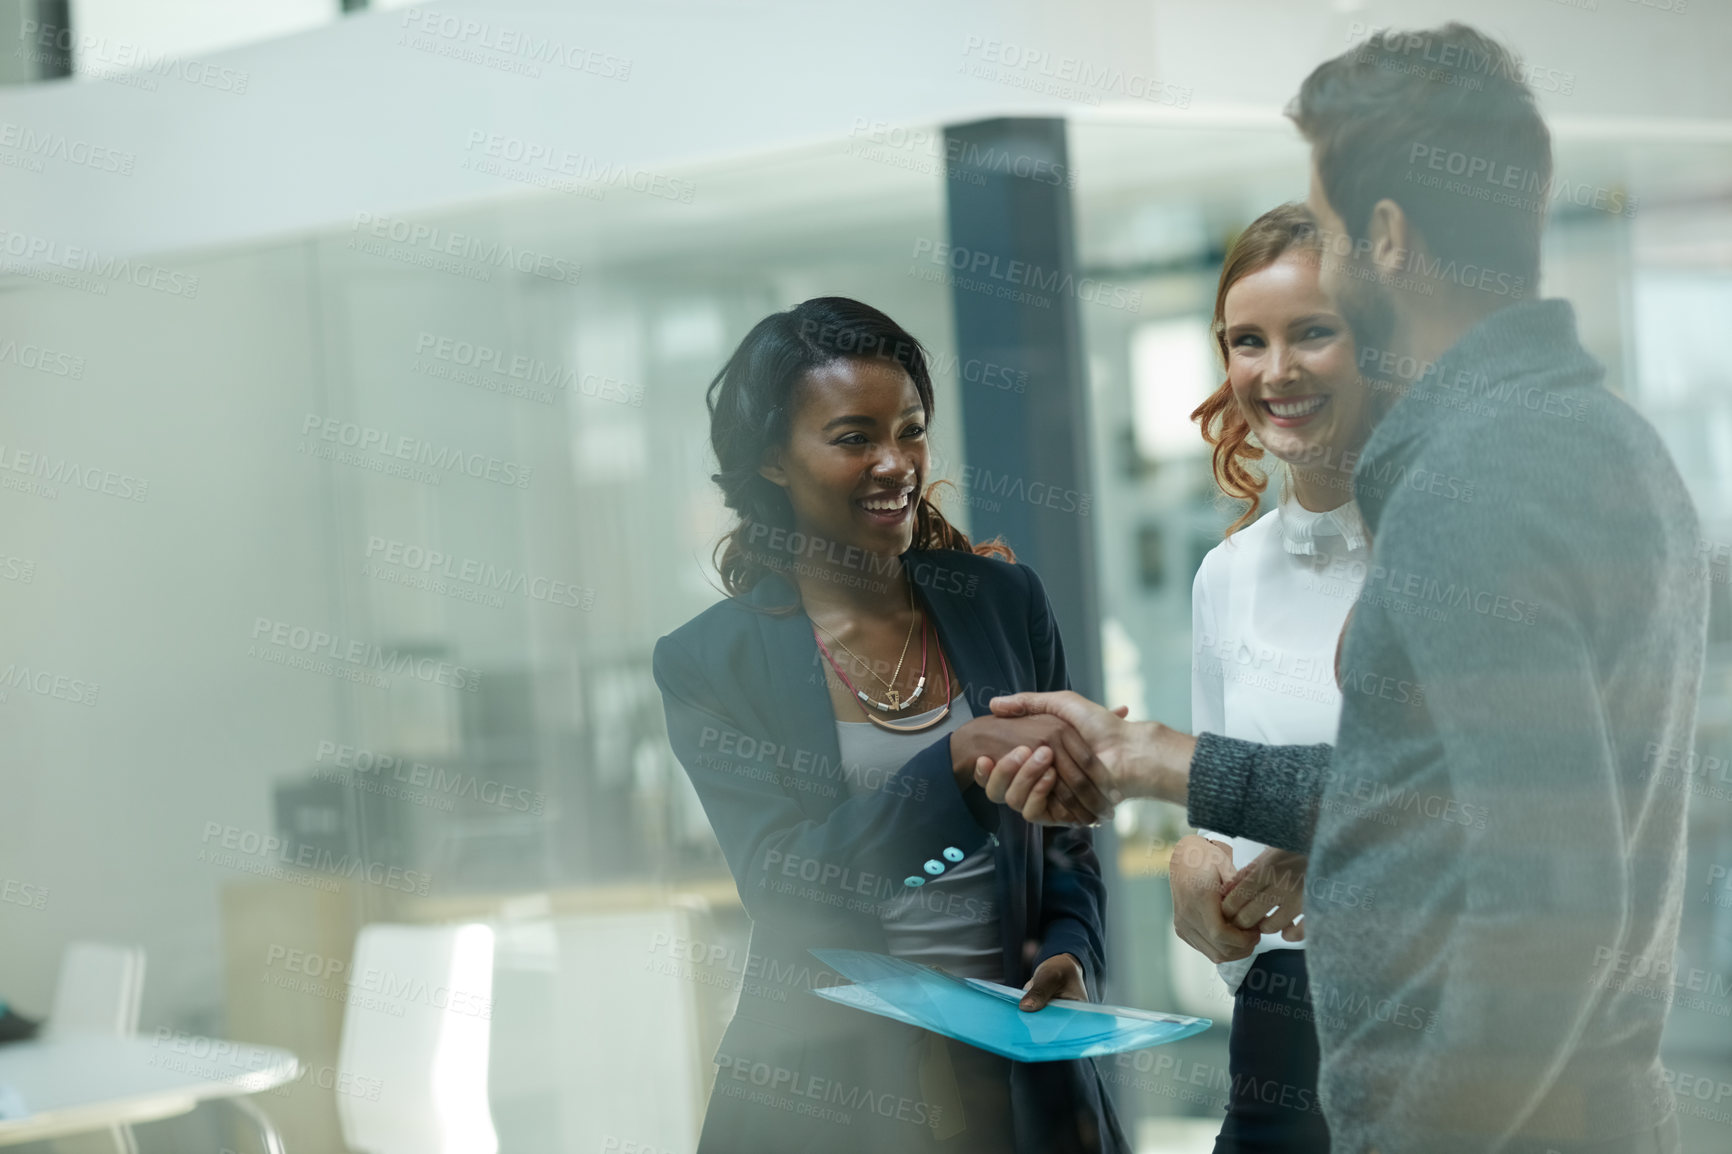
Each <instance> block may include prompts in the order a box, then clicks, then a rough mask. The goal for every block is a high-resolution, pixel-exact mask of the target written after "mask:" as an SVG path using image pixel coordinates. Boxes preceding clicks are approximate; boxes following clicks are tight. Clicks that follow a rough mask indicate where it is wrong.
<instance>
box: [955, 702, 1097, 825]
mask: <svg viewBox="0 0 1732 1154" xmlns="http://www.w3.org/2000/svg"><path fill="white" fill-rule="evenodd" d="M1043 747H1044V748H1045V749H1047V750H1049V751H1050V757H1051V759H1052V760H1051V765H1052V770H1053V774H1052V778H1051V782H1050V786H1049V788H1050V790H1051V797H1052V804H1053V808H1054V809H1055V810H1056V811H1057V812H1058V813H1061V814H1062V815H1063V816H1062V817H1059V816H1056V815H1055V816H1054V817H1053V818H1052V819H1051V820H1052V821H1053V822H1055V823H1059V822H1062V823H1063V824H1072V825H1093V824H1095V823H1096V822H1100V821H1103V820H1105V819H1106V818H1109V817H1111V816H1112V813H1113V803H1112V801H1111V800H1109V799H1108V797H1107V795H1106V794H1105V793H1104V792H1103V791H1102V790H1101V788H1100V787H1099V786H1098V785H1096V782H1097V781H1105V780H1107V775H1106V770H1105V768H1104V767H1103V766H1102V765H1101V764H1100V762H1099V761H1098V760H1096V758H1095V755H1094V751H1093V750H1092V749H1090V748H1089V745H1088V742H1086V741H1084V740H1083V738H1082V735H1081V734H1080V733H1078V732H1077V731H1076V730H1074V729H1072V728H1071V727H1070V725H1069V724H1068V723H1067V722H1065V721H1063V720H1062V719H1060V718H1058V717H1054V716H1053V715H1051V714H1045V713H1037V714H1031V715H1030V716H1028V717H995V716H992V715H990V714H989V715H987V716H985V717H976V718H974V719H973V720H971V721H968V722H965V723H964V724H963V725H962V726H960V727H959V728H958V729H957V730H956V732H955V733H953V734H951V735H950V757H951V768H952V770H954V771H955V773H956V783H957V785H958V786H959V787H961V788H966V787H967V786H968V784H969V783H971V782H973V781H975V780H977V773H976V770H977V769H978V768H979V767H981V766H982V765H987V769H986V772H987V773H988V774H990V773H991V765H990V764H987V763H992V764H996V763H998V762H999V761H1001V760H1003V759H1004V758H1005V756H1006V755H1007V754H1009V753H1010V752H1011V751H1013V750H1016V749H1026V750H1028V751H1029V753H1030V755H1031V762H1032V756H1034V755H1039V754H1040V751H1041V750H1042V748H1043Z"/></svg>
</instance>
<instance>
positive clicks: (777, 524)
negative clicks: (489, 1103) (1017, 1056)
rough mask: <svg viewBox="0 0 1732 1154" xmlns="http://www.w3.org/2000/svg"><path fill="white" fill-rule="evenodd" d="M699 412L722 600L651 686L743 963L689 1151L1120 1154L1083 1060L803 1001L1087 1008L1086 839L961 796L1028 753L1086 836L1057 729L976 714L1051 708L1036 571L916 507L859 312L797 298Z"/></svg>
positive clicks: (892, 369) (910, 464)
mask: <svg viewBox="0 0 1732 1154" xmlns="http://www.w3.org/2000/svg"><path fill="white" fill-rule="evenodd" d="M708 399H709V407H710V418H711V422H710V442H711V446H712V448H713V449H714V450H715V453H716V458H717V460H718V462H719V463H720V465H721V471H720V472H719V473H717V474H716V476H715V481H716V483H717V484H718V485H719V486H720V487H721V489H722V494H723V497H724V499H725V500H726V502H727V504H728V506H729V508H731V509H733V510H734V511H735V512H736V513H737V514H738V515H739V517H740V524H739V526H738V528H736V529H735V530H734V531H733V532H732V533H730V534H729V535H728V536H727V537H726V538H725V539H724V541H723V543H722V547H721V548H720V550H719V552H720V556H719V559H718V562H717V568H718V569H719V570H720V573H721V577H722V582H723V585H724V588H725V590H726V592H727V594H728V596H727V597H726V598H725V599H724V600H722V601H721V602H720V603H718V604H716V605H714V606H712V607H710V608H709V609H707V610H705V611H704V612H703V613H701V614H699V615H698V616H697V617H695V618H693V619H692V620H691V621H688V622H687V623H686V624H684V625H682V626H680V627H679V628H678V629H676V630H674V631H673V632H672V633H670V634H669V635H668V636H666V637H663V638H662V639H661V640H660V641H659V642H658V643H657V644H656V650H655V677H656V683H657V684H658V685H659V686H660V688H661V691H662V701H663V705H664V708H665V710H666V714H667V722H668V737H669V741H670V742H671V743H672V745H673V749H674V752H675V753H676V754H677V755H678V757H679V759H680V762H681V764H682V765H683V766H684V767H685V770H686V773H687V775H688V776H689V777H690V778H691V781H692V784H693V786H694V787H695V788H696V790H697V793H698V797H699V798H700V800H701V801H702V802H703V806H704V812H705V813H706V814H707V815H708V817H709V819H710V824H711V825H712V826H713V827H714V828H715V831H716V837H717V839H718V840H719V841H720V842H721V846H722V851H723V853H724V854H725V855H726V857H727V860H728V867H729V869H730V870H731V871H732V873H733V875H734V881H735V884H736V886H737V887H738V889H739V893H740V899H741V901H742V902H743V903H744V904H745V907H746V912H747V914H748V915H749V916H750V917H751V920H752V939H751V950H750V954H749V959H748V961H747V964H746V977H747V979H748V980H746V981H745V982H744V983H743V985H742V989H741V991H740V1000H739V1007H738V1009H737V1011H736V1012H735V1015H734V1020H733V1022H732V1023H731V1024H730V1025H729V1027H728V1031H727V1034H726V1036H725V1037H724V1038H723V1041H722V1044H721V1047H720V1049H719V1051H718V1053H717V1054H716V1064H717V1067H718V1070H717V1076H716V1082H715V1087H714V1090H713V1091H712V1093H711V1095H710V1105H709V1109H708V1111H707V1113H706V1115H705V1118H704V1129H703V1135H702V1138H701V1140H700V1143H699V1150H700V1151H703V1152H705V1154H743V1152H747V1151H750V1152H751V1154H774V1152H778V1151H788V1152H790V1154H795V1152H797V1154H806V1152H810V1151H823V1152H824V1154H843V1152H845V1151H859V1152H861V1154H868V1152H879V1151H889V1150H896V1151H919V1150H939V1151H945V1150H955V1151H970V1152H973V1151H980V1152H983V1154H984V1152H986V1151H992V1152H993V1154H1002V1152H1005V1151H1019V1152H1022V1154H1051V1152H1054V1151H1078V1152H1085V1151H1086V1152H1088V1154H1119V1152H1122V1151H1126V1150H1128V1148H1129V1144H1128V1143H1127V1142H1126V1140H1125V1136H1124V1134H1123V1132H1122V1131H1121V1130H1120V1128H1119V1125H1118V1122H1117V1120H1116V1118H1115V1116H1114V1114H1113V1109H1112V1104H1111V1102H1110V1101H1109V1099H1108V1098H1107V1096H1106V1094H1105V1092H1104V1091H1103V1089H1102V1087H1101V1083H1100V1079H1099V1077H1098V1075H1097V1074H1096V1072H1095V1068H1094V1066H1093V1064H1092V1063H1090V1062H1086V1061H1081V1062H1042V1063H1028V1064H1024V1063H1016V1062H1009V1061H1006V1060H1004V1059H1002V1058H999V1057H997V1056H996V1055H993V1054H989V1053H986V1052H985V1051H981V1050H976V1049H973V1048H971V1047H968V1046H964V1045H960V1044H956V1043H952V1042H949V1041H947V1040H946V1039H944V1038H941V1037H939V1036H938V1035H936V1034H930V1033H927V1032H925V1031H922V1030H918V1029H915V1028H914V1027H911V1026H905V1025H902V1024H900V1023H897V1022H893V1021H890V1020H888V1019H885V1018H879V1017H874V1016H871V1015H867V1014H862V1013H860V1012H858V1011H856V1010H852V1009H847V1008H844V1007H841V1006H838V1005H835V1004H833V1003H831V1002H828V1001H826V1000H825V999H822V998H819V997H816V996H814V995H813V993H812V992H811V990H812V988H813V987H815V986H821V985H826V984H835V983H836V982H837V981H838V980H839V979H837V978H836V976H835V975H833V974H829V973H827V972H826V971H825V970H824V968H823V967H822V966H821V965H820V964H819V963H818V962H817V961H816V960H815V959H814V958H813V956H812V955H811V954H810V953H809V952H808V951H809V950H811V949H814V948H822V947H831V948H852V949H861V950H870V951H873V952H878V953H890V954H895V955H897V956H900V957H904V958H911V959H913V960H916V961H919V962H922V963H926V964H930V965H937V966H942V967H943V968H944V969H946V970H949V971H950V972H952V973H955V974H958V975H960V976H965V977H981V978H986V979H990V980H993V981H998V982H1004V983H1008V984H1011V985H1015V986H1019V987H1025V988H1026V989H1027V990H1028V993H1027V994H1026V995H1025V997H1024V1000H1023V1005H1024V1008H1025V1009H1035V1008H1037V1007H1039V1006H1042V1005H1045V1004H1046V1002H1047V1001H1048V1000H1050V999H1051V998H1055V997H1069V998H1088V997H1090V996H1091V995H1092V994H1095V993H1098V990H1099V986H1098V982H1099V980H1100V973H1101V965H1102V962H1103V958H1104V953H1103V947H1102V935H1103V933H1104V929H1103V916H1104V910H1103V902H1104V896H1105V895H1104V892H1103V887H1102V884H1101V877H1100V868H1099V864H1098V862H1097V861H1096V858H1095V854H1094V849H1093V845H1092V838H1091V835H1090V831H1089V830H1088V829H1087V828H1082V829H1068V830H1063V831H1061V830H1057V829H1053V828H1045V829H1042V828H1036V827H1033V826H1030V825H1029V824H1028V823H1027V822H1025V821H1024V820H1023V819H1022V818H1021V816H1020V815H1018V814H1016V813H1015V812H1013V811H1011V810H1009V809H1005V808H1002V807H999V806H995V805H993V804H992V803H990V802H989V801H988V800H987V799H986V796H985V794H984V793H983V791H982V790H981V789H980V788H979V787H978V786H977V785H975V783H974V776H973V775H974V769H975V767H976V765H977V763H979V762H981V760H982V759H983V758H990V759H994V760H996V759H997V758H1000V757H1002V756H1004V755H1005V754H1007V753H1010V752H1011V751H1013V750H1016V749H1022V750H1023V751H1024V752H1025V753H1026V752H1027V751H1029V750H1034V749H1038V748H1040V747H1046V748H1048V749H1050V750H1051V751H1052V753H1053V755H1054V759H1055V762H1056V763H1057V766H1058V769H1059V771H1060V773H1061V775H1062V777H1063V780H1064V782H1065V783H1066V784H1065V789H1064V791H1063V794H1062V798H1063V800H1064V801H1066V802H1068V804H1069V805H1071V806H1073V807H1074V808H1073V809H1072V811H1071V812H1073V813H1075V814H1082V815H1086V816H1085V817H1084V820H1085V821H1086V820H1091V819H1094V818H1099V817H1103V816H1105V815H1106V814H1107V813H1108V812H1110V810H1111V805H1110V803H1109V802H1108V801H1107V799H1105V798H1103V797H1101V796H1100V794H1099V793H1098V792H1096V791H1095V789H1094V787H1093V785H1092V784H1090V782H1089V779H1088V777H1087V776H1086V773H1085V771H1086V770H1087V768H1089V763H1090V762H1091V760H1092V758H1093V754H1092V752H1091V751H1090V750H1089V748H1088V747H1087V745H1086V744H1085V743H1084V742H1083V741H1082V739H1081V738H1080V737H1078V736H1077V734H1076V732H1075V731H1074V730H1072V729H1071V728H1070V727H1069V726H1068V725H1066V724H1064V723H1063V722H1059V721H1057V719H1055V718H1051V717H1038V718H1016V719H1002V718H997V717H994V716H993V715H992V711H991V710H990V709H989V708H988V706H987V702H988V701H989V700H990V699H991V698H992V697H993V696H995V695H997V694H1000V693H1008V692H1014V691H1016V690H1021V689H1063V688H1065V687H1066V685H1067V684H1068V678H1067V676H1066V673H1065V662H1064V647H1063V645H1062V644H1061V643H1060V641H1059V636H1058V630H1057V627H1056V626H1055V624H1054V621H1053V614H1052V607H1051V606H1050V605H1049V604H1048V602H1047V597H1046V593H1045V591H1044V590H1043V588H1042V586H1041V583H1040V580H1039V579H1038V578H1037V577H1036V576H1035V575H1034V573H1033V571H1032V570H1030V569H1029V568H1028V567H1027V566H1026V565H1019V564H1016V563H1014V559H1013V558H1012V557H1011V556H1010V553H1009V550H1008V549H1006V548H1004V547H1003V546H1002V545H997V544H987V545H981V546H972V545H971V544H970V543H969V540H968V538H967V537H965V536H964V535H963V534H962V533H961V532H959V531H958V530H957V529H956V528H955V527H953V526H952V525H950V524H949V523H948V522H947V521H945V519H944V517H943V515H942V514H940V513H939V511H938V509H937V508H936V506H935V505H933V503H932V502H931V500H930V499H929V497H928V489H927V485H926V480H927V449H926V426H927V422H928V421H930V420H931V417H932V381H931V376H930V373H929V372H928V369H927V364H926V356H925V352H924V350H923V349H922V348H921V346H920V343H919V342H918V341H917V340H915V339H914V338H913V337H912V336H910V335H909V334H908V333H907V332H906V331H905V330H903V329H902V328H901V327H900V326H899V325H897V324H896V323H895V322H894V321H892V320H891V319H890V318H889V317H887V316H885V315H884V314H883V313H881V312H879V311H878V310H877V309H874V308H871V307H869V306H867V305H864V304H861V303H859V302H858V301H852V300H847V299H844V298H840V297H824V298H819V299H816V300H810V301H806V302H805V303H804V304H801V305H799V306H797V307H795V308H793V309H791V310H789V311H788V312H784V313H777V314H775V315H774V316H770V317H767V318H765V319H764V320H763V321H761V322H759V323H758V325H757V326H755V327H754V328H753V329H752V331H751V332H750V333H749V334H747V336H746V338H745V340H744V341H743V342H742V343H741V345H740V347H739V349H738V350H737V351H736V352H735V353H734V355H733V356H732V358H730V360H729V361H728V364H727V366H726V367H725V368H724V369H723V370H722V371H721V373H720V374H718V376H717V377H716V379H715V381H714V383H713V384H712V385H711V387H710V394H709V398H708ZM1096 768H1098V767H1096Z"/></svg>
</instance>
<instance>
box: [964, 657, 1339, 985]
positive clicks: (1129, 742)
mask: <svg viewBox="0 0 1732 1154" xmlns="http://www.w3.org/2000/svg"><path fill="white" fill-rule="evenodd" d="M1128 712H1129V711H1128V710H1127V709H1126V708H1124V707H1120V708H1118V709H1107V708H1106V707H1104V706H1101V705H1096V704H1095V703H1094V702H1092V701H1090V700H1088V699H1087V698H1086V697H1083V696H1082V695H1081V694H1077V693H1072V692H1070V691H1068V690H1067V691H1064V692H1060V693H1017V694H1013V695H1011V696H1008V697H995V698H993V699H992V715H991V716H990V717H982V718H975V719H974V720H973V721H970V722H968V723H967V724H966V725H964V726H962V727H961V728H960V729H958V730H957V731H956V733H955V734H953V735H952V737H951V751H952V759H953V761H954V762H955V766H954V768H955V769H956V772H957V784H958V785H965V784H966V780H965V777H966V774H967V773H968V772H969V771H970V770H972V776H973V780H974V782H975V784H977V785H979V786H980V787H981V788H982V789H984V790H985V791H986V796H987V797H988V798H989V799H991V800H992V801H994V802H996V803H999V804H1001V805H1008V806H1010V807H1011V808H1012V809H1014V810H1016V811H1017V812H1019V813H1021V814H1022V816H1023V818H1024V819H1025V820H1026V821H1028V822H1030V823H1031V824H1036V825H1098V824H1099V823H1100V822H1102V821H1104V820H1106V819H1107V818H1109V817H1111V816H1112V815H1113V810H1114V807H1115V806H1116V805H1117V804H1118V803H1119V802H1122V801H1124V800H1126V799H1127V798H1135V797H1149V798H1156V799H1158V800H1160V801H1168V802H1172V803H1174V804H1176V805H1184V804H1185V801H1186V797H1187V793H1188V785H1189V780H1190V768H1191V754H1192V753H1193V751H1194V750H1195V749H1196V744H1197V742H1196V738H1194V737H1192V736H1191V735H1190V734H1186V733H1181V732H1179V731H1178V730H1175V729H1171V728H1169V727H1168V726H1165V725H1162V724H1161V723H1159V722H1154V721H1129V720H1127V719H1126V714H1127V713H1128ZM1305 865H1306V859H1305V857H1304V855H1302V854H1296V853H1291V852H1288V851H1286V850H1278V849H1269V850H1265V851H1264V852H1263V853H1262V854H1261V855H1259V856H1258V857H1257V858H1256V859H1255V860H1254V861H1251V862H1249V863H1247V864H1246V865H1245V867H1244V868H1243V869H1240V870H1234V868H1233V854H1232V850H1231V849H1230V848H1229V847H1228V846H1227V845H1225V844H1224V843H1222V842H1218V841H1211V840H1209V839H1208V838H1204V837H1200V836H1197V835H1194V834H1193V835H1191V836H1189V837H1185V838H1183V839H1181V840H1180V841H1179V843H1178V844H1177V845H1176V846H1174V847H1173V856H1172V858H1171V860H1170V862H1169V872H1168V876H1169V878H1170V880H1171V882H1172V887H1173V924H1174V928H1175V930H1177V932H1178V935H1179V937H1180V938H1182V939H1183V940H1184V941H1185V942H1186V943H1187V944H1189V945H1191V946H1193V947H1194V948H1196V949H1197V950H1198V951H1200V952H1201V953H1202V954H1204V955H1205V956H1206V957H1208V959H1209V960H1210V961H1212V962H1216V963H1220V962H1227V961H1233V960H1236V959H1238V958H1244V957H1249V956H1250V954H1251V951H1252V949H1253V948H1254V947H1255V946H1256V944H1257V941H1258V940H1259V938H1260V937H1261V935H1263V934H1270V933H1277V932H1278V933H1280V934H1281V935H1282V937H1284V938H1286V939H1287V940H1288V941H1299V940H1301V939H1302V938H1303V937H1304V936H1305V927H1304V923H1303V922H1302V921H1300V920H1299V919H1300V917H1301V916H1302V915H1303V913H1304V896H1305Z"/></svg>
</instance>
